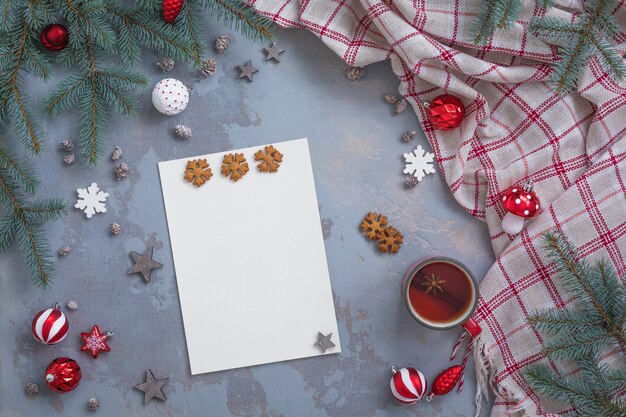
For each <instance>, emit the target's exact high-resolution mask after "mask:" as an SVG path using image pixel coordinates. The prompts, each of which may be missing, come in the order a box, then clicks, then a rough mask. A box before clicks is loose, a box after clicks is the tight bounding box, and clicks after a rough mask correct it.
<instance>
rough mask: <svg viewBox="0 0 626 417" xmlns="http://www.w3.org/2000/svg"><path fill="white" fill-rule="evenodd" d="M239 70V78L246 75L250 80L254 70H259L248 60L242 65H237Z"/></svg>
mask: <svg viewBox="0 0 626 417" xmlns="http://www.w3.org/2000/svg"><path fill="white" fill-rule="evenodd" d="M239 70H240V71H241V74H239V78H244V77H246V78H247V79H248V80H250V81H253V80H252V75H253V74H254V73H255V72H259V70H258V69H256V68H254V67H253V66H252V61H248V62H246V63H245V64H243V65H239Z"/></svg>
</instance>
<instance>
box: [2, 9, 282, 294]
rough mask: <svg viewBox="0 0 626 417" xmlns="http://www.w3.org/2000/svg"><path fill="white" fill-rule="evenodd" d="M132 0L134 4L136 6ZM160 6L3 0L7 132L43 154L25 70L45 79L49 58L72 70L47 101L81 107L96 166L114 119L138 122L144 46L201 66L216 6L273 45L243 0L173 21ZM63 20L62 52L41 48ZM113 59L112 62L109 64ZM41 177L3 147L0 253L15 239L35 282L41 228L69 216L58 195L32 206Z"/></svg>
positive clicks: (87, 149)
mask: <svg viewBox="0 0 626 417" xmlns="http://www.w3.org/2000/svg"><path fill="white" fill-rule="evenodd" d="M131 3H132V4H131ZM161 4H162V1H161V0H139V1H137V2H122V1H119V0H106V1H105V0H3V1H0V129H1V130H4V128H6V127H7V126H8V125H11V127H12V130H13V132H14V134H15V136H16V137H17V139H19V141H20V142H21V143H22V144H23V145H24V146H25V147H26V148H27V149H28V150H29V151H30V152H31V153H33V154H39V153H40V152H41V150H42V143H43V139H42V138H41V128H40V123H39V118H40V117H41V115H40V114H39V112H38V111H34V110H33V109H34V106H33V104H32V103H31V100H30V99H29V98H28V95H27V94H26V93H25V78H24V77H25V74H30V76H34V77H37V78H40V79H42V80H43V81H47V80H48V79H49V78H50V75H51V74H52V70H53V66H52V58H53V57H54V58H55V59H56V60H57V61H58V62H59V63H61V64H63V65H65V66H67V67H68V68H71V69H73V71H71V73H70V74H69V75H68V76H67V77H66V78H65V79H64V80H63V81H61V82H60V83H59V84H58V85H57V86H56V87H53V88H51V91H52V92H51V94H50V96H49V98H48V99H47V101H46V103H45V110H46V111H48V112H49V113H51V114H52V115H58V114H60V113H62V112H65V111H70V110H72V109H74V108H76V109H77V110H78V112H79V115H80V150H81V155H82V156H83V157H84V158H85V159H87V161H88V162H89V163H91V164H95V163H96V162H97V160H98V158H99V157H100V156H101V154H102V150H103V148H104V140H105V138H106V134H105V132H106V127H107V121H108V119H109V118H110V115H111V114H112V113H117V114H121V115H125V116H132V115H133V114H134V113H135V109H136V106H137V102H136V99H135V93H136V92H137V91H138V90H140V89H143V88H145V87H147V79H146V77H145V75H144V74H142V73H139V72H137V71H136V70H134V69H133V68H132V64H134V63H136V62H137V61H138V60H139V59H140V58H141V50H142V47H145V48H148V49H150V50H152V51H154V52H156V53H158V54H160V55H163V56H171V57H174V58H177V59H181V60H184V61H187V62H191V63H192V64H193V65H194V66H196V67H199V66H200V65H201V62H202V55H203V52H204V45H205V44H206V40H205V39H204V33H205V28H204V26H203V19H202V13H204V12H205V10H209V11H210V12H211V13H214V14H216V15H217V17H218V19H219V20H221V21H222V22H224V23H225V24H227V25H228V26H230V27H235V28H236V29H239V30H241V31H242V32H243V33H244V34H245V35H247V36H249V37H251V38H253V39H259V38H267V39H271V36H272V35H271V30H270V29H271V22H270V21H269V20H268V19H266V18H264V17H262V16H259V15H257V14H256V12H254V10H252V9H251V8H249V7H248V6H246V5H245V4H243V3H242V2H240V1H238V0H187V1H185V5H184V7H183V10H182V11H181V13H180V15H179V16H178V18H177V19H176V22H175V23H174V24H168V23H166V22H165V21H164V20H163V18H162V16H161V13H162V10H161ZM61 19H62V20H64V24H65V25H66V26H68V29H69V33H70V37H69V44H68V46H67V47H66V48H65V49H64V50H63V51H61V52H59V53H56V54H50V53H48V52H46V51H45V50H44V49H43V48H42V47H41V41H40V33H41V31H42V29H43V28H44V27H45V26H46V25H47V24H49V23H52V22H58V21H60V20H61ZM109 63H112V64H109ZM36 185H37V179H36V177H35V175H34V173H33V172H32V171H31V170H29V169H28V168H27V167H26V164H25V162H24V161H22V160H20V159H17V158H15V157H13V156H11V155H10V154H9V153H8V152H7V151H6V148H5V144H4V143H2V142H0V208H1V209H2V213H3V214H4V217H0V253H1V252H3V251H4V250H6V248H7V247H8V246H10V245H11V244H12V243H14V242H16V243H17V244H18V246H19V248H20V249H21V252H22V253H23V256H24V258H25V260H26V264H27V266H28V268H29V270H30V272H31V275H32V277H33V279H34V281H35V282H36V283H37V284H38V285H43V286H45V285H47V284H48V283H49V281H50V276H51V273H52V270H53V268H52V261H51V255H50V249H49V247H48V245H47V243H46V240H45V237H44V235H43V233H42V230H41V228H40V226H41V225H42V224H43V223H44V222H46V221H50V220H56V219H57V218H58V217H59V216H61V215H62V214H63V212H64V210H65V206H64V203H63V202H62V201H60V200H58V199H54V198H51V199H47V200H42V201H39V202H33V203H31V202H30V199H29V198H28V195H31V194H34V193H35V191H36Z"/></svg>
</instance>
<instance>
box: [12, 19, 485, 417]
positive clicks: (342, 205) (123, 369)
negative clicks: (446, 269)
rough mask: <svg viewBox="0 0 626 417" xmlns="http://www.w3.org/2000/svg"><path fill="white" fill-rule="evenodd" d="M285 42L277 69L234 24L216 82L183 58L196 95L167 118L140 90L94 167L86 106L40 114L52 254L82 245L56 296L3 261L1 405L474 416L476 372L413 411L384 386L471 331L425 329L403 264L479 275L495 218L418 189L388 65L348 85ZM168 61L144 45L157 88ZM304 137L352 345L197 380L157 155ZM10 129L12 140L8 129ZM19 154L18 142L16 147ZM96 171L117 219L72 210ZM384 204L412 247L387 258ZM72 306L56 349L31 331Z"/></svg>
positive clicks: (63, 269) (310, 52) (302, 45)
mask: <svg viewBox="0 0 626 417" xmlns="http://www.w3.org/2000/svg"><path fill="white" fill-rule="evenodd" d="M209 28H210V29H209V33H208V35H207V38H208V39H209V41H210V42H212V41H213V39H214V38H215V37H216V36H217V35H219V34H221V33H224V32H225V29H224V28H222V27H220V26H219V25H217V24H215V23H214V22H212V21H209ZM230 33H231V34H232V32H230ZM277 38H278V43H279V46H281V47H284V48H286V49H287V52H285V53H284V54H283V55H282V62H281V63H280V64H276V63H274V62H265V61H264V59H265V57H264V54H263V52H262V45H260V44H255V43H252V42H249V41H247V40H244V39H242V38H241V37H240V36H238V35H234V41H233V43H232V45H231V47H230V49H229V50H228V52H227V53H226V54H225V55H215V53H214V52H213V51H212V48H209V50H208V52H207V55H208V56H214V57H215V58H216V59H217V60H218V73H217V74H216V76H214V77H213V78H209V79H204V78H203V77H202V76H200V75H199V74H198V73H197V72H195V71H194V70H193V69H191V68H190V67H189V66H187V65H184V64H179V65H177V66H176V68H175V69H174V71H173V72H172V73H171V74H170V76H172V77H175V78H178V79H180V80H182V81H183V82H184V83H185V84H186V85H188V86H190V87H192V89H193V90H192V94H191V103H190V105H189V107H188V109H187V110H186V111H185V112H184V113H182V114H181V115H179V116H174V117H165V116H162V115H160V114H158V113H157V112H156V110H154V109H153V108H152V105H151V102H150V91H149V90H148V91H144V92H142V93H141V95H140V97H139V98H140V102H141V106H142V108H141V109H140V110H139V114H138V117H136V118H134V119H132V120H127V119H121V118H114V119H113V120H112V123H111V127H110V130H109V131H108V137H109V140H108V143H107V145H106V146H105V148H106V154H107V155H106V156H105V157H104V158H103V159H102V161H101V163H100V164H99V165H98V166H97V167H95V168H94V167H89V166H87V164H86V163H85V162H84V161H82V160H78V161H77V163H76V164H74V165H72V166H65V165H63V163H62V158H63V155H64V154H63V153H62V152H61V151H59V150H58V144H59V142H60V141H61V140H62V139H64V138H76V136H77V132H78V122H77V114H76V112H72V113H68V114H65V115H63V116H61V117H58V118H54V119H52V118H47V117H46V116H44V117H46V118H44V121H45V131H46V137H47V139H48V142H47V151H46V152H45V153H44V154H43V156H42V157H41V158H39V159H36V160H34V162H33V164H34V165H35V167H36V170H37V172H38V174H39V175H40V177H41V179H42V186H41V187H40V191H39V193H40V195H51V196H59V197H62V198H64V199H65V200H66V201H67V203H68V206H69V207H70V208H69V213H68V214H67V216H65V217H64V218H63V219H62V220H61V221H59V222H56V223H53V224H50V225H48V226H46V229H47V233H48V235H49V239H50V243H51V245H52V247H53V248H54V249H55V250H58V248H60V247H61V246H63V245H66V244H67V245H70V246H71V247H72V248H73V251H72V253H71V254H70V255H69V256H67V257H64V258H58V259H57V261H56V269H57V274H56V279H55V281H54V283H53V284H52V285H51V287H49V288H48V289H45V290H42V289H37V288H35V287H33V285H32V284H31V280H30V278H29V276H28V274H27V272H26V271H25V269H24V267H23V265H22V259H21V257H20V256H19V254H18V253H17V251H16V250H15V248H12V249H11V250H9V251H8V253H7V254H6V255H3V256H2V257H0V277H1V280H0V288H1V292H0V302H1V304H0V306H1V313H0V416H2V417H18V416H20V417H21V416H38V417H39V416H57V415H58V416H72V417H73V416H84V415H89V414H90V412H89V411H87V405H86V404H87V400H88V399H89V398H90V397H92V396H94V395H95V396H97V397H98V398H99V399H100V401H101V408H100V410H99V411H98V414H97V415H100V416H183V415H190V416H237V417H243V416H262V417H278V416H293V417H305V416H320V417H326V416H329V417H331V416H332V417H374V416H393V417H400V416H451V417H452V416H454V417H461V416H472V415H473V409H474V408H473V395H474V387H475V383H474V380H473V379H474V375H473V372H472V371H470V372H469V373H468V375H467V383H466V385H465V387H466V388H465V389H464V391H463V393H462V394H457V393H456V392H454V393H451V394H448V395H447V396H445V397H443V398H440V399H436V400H434V401H433V402H431V403H427V402H425V401H424V402H423V403H420V404H418V405H416V406H410V407H406V406H400V405H397V404H395V403H394V402H393V401H392V399H391V396H390V394H389V388H388V381H389V375H390V374H389V367H390V366H391V365H392V364H398V365H412V366H416V367H417V368H419V369H421V370H422V371H423V372H424V373H425V375H426V376H427V378H428V379H429V380H432V378H433V377H434V376H435V375H436V374H437V372H439V371H440V370H442V369H444V368H446V367H448V366H449V365H450V363H449V362H448V354H449V350H450V348H451V346H452V344H453V343H454V341H455V339H456V337H458V335H459V332H458V331H456V330H453V331H432V330H428V329H426V328H423V327H420V326H419V325H418V324H417V323H415V322H414V321H413V320H412V319H411V318H410V317H409V316H408V314H407V313H406V312H405V309H404V306H403V303H402V300H401V296H400V293H401V291H400V290H401V281H402V277H403V274H404V272H405V270H406V268H407V267H408V266H409V265H410V264H411V263H412V262H413V261H415V260H416V259H418V258H421V257H423V256H426V255H442V254H445V255H448V256H452V257H454V258H457V259H459V260H461V261H462V262H464V263H466V264H467V265H468V266H469V267H470V268H471V269H472V270H473V272H474V273H475V275H476V276H477V277H478V278H479V279H480V278H481V277H482V276H483V275H484V274H485V272H486V271H487V269H488V268H489V266H490V265H491V263H492V261H493V255H492V251H491V248H490V244H489V239H488V236H487V232H486V228H485V227H484V226H483V224H482V223H480V222H479V221H476V220H474V219H473V218H472V217H470V216H469V215H468V214H466V213H465V212H464V211H463V210H462V209H461V208H460V207H459V206H458V205H457V204H456V202H455V201H454V199H453V198H452V195H451V193H450V191H449V190H448V189H447V187H446V185H445V183H444V182H443V180H442V178H441V177H440V175H439V174H438V173H437V174H435V175H430V176H428V177H427V178H426V179H425V180H424V181H423V182H422V183H421V184H419V185H418V186H417V187H416V188H414V189H412V190H407V189H405V188H404V185H403V181H404V176H403V175H402V169H403V159H402V154H403V153H404V152H408V151H410V150H412V149H413V148H414V147H415V146H416V145H417V144H422V146H425V147H427V148H429V147H428V145H427V143H426V141H425V139H424V137H423V135H421V133H420V134H419V135H418V137H417V138H416V140H415V141H414V142H413V143H412V144H405V143H403V142H401V141H400V138H399V137H400V134H401V133H402V132H404V131H405V130H409V129H418V130H419V128H418V124H417V120H416V117H415V115H414V114H413V113H412V112H411V111H410V110H408V111H406V112H405V113H404V114H402V115H400V116H393V115H392V108H391V107H390V106H388V105H387V104H385V103H384V101H383V99H382V96H383V94H384V93H385V92H388V91H396V90H397V84H398V82H397V81H396V79H395V78H394V76H393V74H392V72H391V69H390V66H389V64H388V63H380V64H377V65H373V66H371V67H369V68H367V70H366V76H365V77H364V78H363V79H361V80H360V81H356V82H352V81H349V80H348V79H347V78H346V76H345V71H346V66H345V65H344V64H343V63H342V62H341V61H340V59H339V58H338V57H337V56H335V55H334V54H333V53H332V52H331V51H330V50H328V49H327V48H326V47H325V46H324V45H323V44H322V43H321V42H319V41H318V40H317V39H315V38H314V37H313V36H312V35H311V34H309V33H306V32H304V31H289V32H284V31H279V32H278V33H277ZM248 59H252V61H253V63H254V65H255V66H256V67H258V68H259V69H260V72H259V73H257V74H255V79H254V82H253V83H249V82H247V81H245V80H239V79H237V78H236V77H237V75H238V71H236V70H235V66H236V65H238V64H242V63H244V62H245V61H247V60H248ZM157 60H158V57H156V56H154V55H151V54H148V53H146V54H145V56H144V59H143V61H142V63H141V64H140V67H141V68H143V69H145V70H146V71H147V73H148V75H149V77H150V81H151V84H152V85H153V84H155V83H156V82H157V81H158V80H159V79H161V78H163V74H161V73H160V72H159V70H158V68H157V67H156V66H155V62H156V61H157ZM62 75H63V72H62V71H60V72H59V73H57V75H56V76H55V77H54V78H53V79H52V80H51V81H50V85H55V84H56V82H57V81H58V80H59V79H60V77H61V76H62ZM28 82H29V89H30V91H31V92H32V96H33V99H34V100H35V102H36V101H38V100H41V99H42V98H44V97H45V96H46V94H47V90H48V88H49V86H46V85H43V84H41V83H39V82H38V81H30V80H29V81H28ZM177 123H183V124H186V125H188V126H190V127H191V128H192V129H193V132H194V136H193V139H191V140H189V141H181V140H179V139H177V138H176V137H175V136H174V135H173V134H172V129H173V127H174V126H175V125H176V124H177ZM300 137H308V138H309V143H310V147H311V154H312V158H313V167H314V173H315V179H316V186H317V194H318V199H319V202H320V217H321V221H322V224H323V225H324V230H325V232H324V234H325V244H326V252H327V258H328V263H329V267H330V272H331V280H332V287H333V292H334V296H335V302H336V311H337V318H338V323H339V329H340V337H341V341H342V345H343V353H341V354H340V355H331V356H324V357H319V358H313V359H304V360H295V361H290V362H285V363H277V364H271V365H263V366H257V367H252V368H244V369H239V370H234V371H226V372H219V373H214V374H208V375H201V376H194V377H191V376H190V372H189V366H188V360H187V354H186V347H185V340H184V333H183V325H182V321H181V315H180V306H179V301H178V296H177V291H176V280H175V275H174V268H173V264H172V257H171V252H170V242H169V239H168V232H167V227H166V219H165V212H164V208H163V203H162V197H161V190H160V184H159V179H158V171H157V162H159V161H162V160H168V159H174V158H183V157H187V156H193V155H197V154H203V153H209V152H218V151H223V150H226V149H230V148H238V147H243V146H252V145H257V144H262V143H267V142H271V141H281V140H287V139H293V138H300ZM6 140H7V142H10V143H14V142H15V140H14V137H13V135H12V133H11V132H10V131H9V132H7V139H6ZM114 146H121V147H123V149H124V158H123V159H122V161H125V162H127V163H128V164H129V166H130V175H129V178H127V179H125V180H123V181H117V180H116V179H115V178H114V175H113V167H114V163H113V162H112V161H111V160H110V159H109V155H110V152H112V151H113V147H114ZM14 149H15V150H18V151H21V148H20V147H19V145H15V146H14ZM92 181H94V182H97V183H98V184H99V185H100V186H101V188H102V189H104V190H105V191H107V192H109V193H110V197H109V200H108V202H107V207H108V212H107V213H106V214H103V215H96V216H94V218H92V219H91V220H88V219H86V218H85V217H84V215H83V214H82V213H81V212H80V211H78V210H76V209H73V208H72V207H73V204H74V203H75V201H76V191H75V190H76V188H78V187H86V186H87V185H89V184H90V183H91V182H92ZM370 210H375V211H380V212H382V213H385V214H386V215H388V216H389V218H390V221H391V222H392V223H393V224H395V225H397V226H398V227H399V228H400V229H401V230H402V232H403V233H404V235H405V239H406V243H405V245H404V246H403V247H402V249H401V251H400V253H399V254H398V255H395V256H390V255H383V254H380V253H378V252H377V251H376V250H375V248H374V245H373V244H372V243H371V242H368V241H367V240H366V239H364V238H363V237H362V236H361V235H360V234H359V232H358V224H359V222H360V219H361V217H362V216H363V215H364V214H365V213H366V212H368V211H370ZM113 222H118V223H120V224H121V225H122V229H123V230H122V233H121V234H120V235H119V236H117V237H113V236H111V235H110V234H109V227H110V225H111V223H113ZM199 233H206V234H207V238H219V236H211V235H210V233H211V232H210V231H199ZM259 233H260V234H261V233H262V231H259ZM148 245H155V252H154V258H155V259H156V260H158V261H160V262H162V263H163V264H164V265H165V266H164V267H163V268H162V269H160V270H158V271H156V272H155V273H154V274H153V278H152V281H151V282H150V283H145V282H144V281H143V280H142V279H141V278H140V277H139V276H138V275H132V276H129V275H127V274H126V271H127V269H128V268H129V267H130V266H131V264H132V262H131V259H130V257H129V252H130V251H132V250H134V251H138V252H143V251H144V250H145V249H146V247H147V246H148ZM69 299H74V300H76V301H77V302H78V304H79V306H80V307H79V309H78V310H77V311H74V312H67V314H68V317H69V320H70V324H71V330H70V335H69V336H68V338H67V339H66V340H65V341H63V342H62V343H61V344H59V345H56V346H43V345H40V344H38V343H37V342H36V341H35V340H34V339H33V338H32V336H31V334H30V322H31V320H32V317H33V315H34V314H35V313H36V312H37V311H39V310H40V309H42V308H44V307H47V306H49V305H51V304H52V303H54V302H55V301H58V302H60V303H62V304H65V303H66V302H67V301H68V300H69ZM66 311H67V310H66ZM207 319H211V318H207ZM93 324H98V325H100V327H101V329H103V330H108V329H113V330H115V331H116V335H115V336H113V337H112V338H111V339H109V341H110V346H111V352H109V353H102V354H101V355H100V357H99V358H98V359H96V360H94V359H92V358H91V356H90V355H88V354H87V353H85V352H80V347H81V339H80V332H81V331H88V330H89V329H90V328H91V326H92V325H93ZM215 343H228V335H216V339H215ZM58 356H70V357H72V358H74V359H76V360H78V361H79V363H80V365H81V366H82V369H83V380H82V382H81V384H80V386H79V387H78V389H76V390H75V391H73V392H71V393H67V394H64V395H59V394H56V393H53V392H51V391H50V390H48V389H47V387H46V386H45V384H44V383H43V372H44V369H45V366H46V365H47V364H48V362H49V361H50V360H52V359H53V358H55V357H58ZM148 368H150V369H152V370H153V372H154V373H155V375H156V376H157V377H160V378H163V377H169V378H170V380H169V383H168V384H167V385H166V386H165V388H164V391H165V393H166V395H167V397H168V400H167V401H166V402H160V401H156V400H155V401H152V402H151V403H149V404H148V405H146V406H144V405H143V394H142V393H141V392H139V391H137V390H134V389H133V388H132V386H133V385H134V384H136V383H138V382H142V381H143V380H144V377H145V371H146V369H148ZM30 381H37V382H39V383H40V384H41V389H40V394H39V395H38V396H36V397H34V398H30V397H27V396H26V394H25V393H24V385H25V384H26V383H27V382H30ZM487 408H488V407H487ZM486 414H487V413H486V411H485V412H483V415H486Z"/></svg>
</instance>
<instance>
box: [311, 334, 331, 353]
mask: <svg viewBox="0 0 626 417" xmlns="http://www.w3.org/2000/svg"><path fill="white" fill-rule="evenodd" d="M331 337H333V334H332V333H329V334H327V335H326V336H324V335H323V334H322V333H320V332H317V342H315V345H314V346H319V347H320V349H322V353H326V349H329V348H331V347H335V344H334V343H333V342H331V341H330V338H331Z"/></svg>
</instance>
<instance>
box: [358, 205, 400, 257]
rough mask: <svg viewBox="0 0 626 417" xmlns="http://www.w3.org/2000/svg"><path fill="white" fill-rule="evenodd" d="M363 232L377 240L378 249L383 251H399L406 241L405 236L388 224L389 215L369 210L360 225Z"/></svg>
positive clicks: (369, 237)
mask: <svg viewBox="0 0 626 417" xmlns="http://www.w3.org/2000/svg"><path fill="white" fill-rule="evenodd" d="M359 228H360V229H361V232H363V234H365V237H367V238H368V239H370V240H375V241H376V245H377V247H378V250H379V251H381V252H383V253H397V252H398V251H399V250H400V247H401V246H402V244H403V243H404V236H403V235H402V233H401V232H400V231H399V230H398V229H396V228H395V227H393V226H390V225H389V224H388V219H387V216H383V215H382V214H378V213H375V212H369V213H367V215H366V216H365V218H364V219H363V221H361V224H360V225H359Z"/></svg>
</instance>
